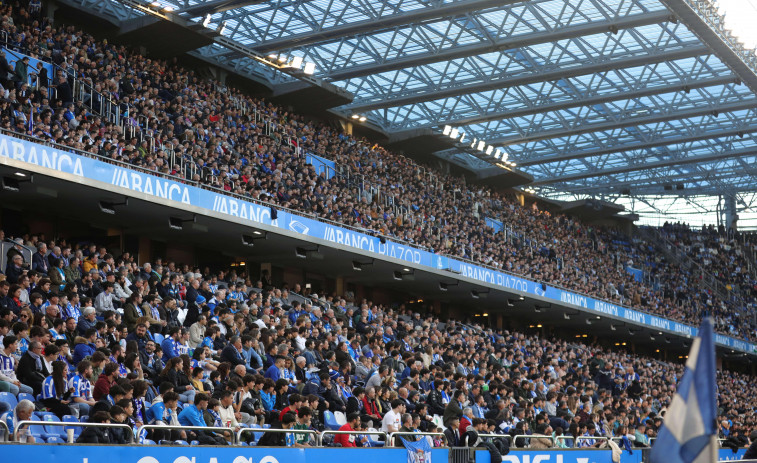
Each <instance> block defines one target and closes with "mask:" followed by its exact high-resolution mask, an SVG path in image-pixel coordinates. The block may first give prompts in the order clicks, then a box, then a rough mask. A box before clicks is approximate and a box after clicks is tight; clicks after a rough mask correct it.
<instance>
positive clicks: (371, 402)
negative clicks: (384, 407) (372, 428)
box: [363, 387, 382, 422]
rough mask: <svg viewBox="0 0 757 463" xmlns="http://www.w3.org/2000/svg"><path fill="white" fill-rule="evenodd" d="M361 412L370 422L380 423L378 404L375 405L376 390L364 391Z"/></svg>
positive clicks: (372, 388)
mask: <svg viewBox="0 0 757 463" xmlns="http://www.w3.org/2000/svg"><path fill="white" fill-rule="evenodd" d="M363 411H364V412H365V415H366V416H367V417H368V418H370V419H371V420H373V421H378V422H380V421H381V418H382V417H381V413H379V411H378V404H377V403H376V388H374V387H369V388H368V389H366V390H365V396H363Z"/></svg>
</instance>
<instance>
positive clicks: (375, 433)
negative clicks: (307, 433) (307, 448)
mask: <svg viewBox="0 0 757 463" xmlns="http://www.w3.org/2000/svg"><path fill="white" fill-rule="evenodd" d="M336 434H354V435H357V436H384V441H386V438H387V434H386V432H384V431H333V430H331V429H327V430H325V431H321V432H320V434H318V445H319V446H322V445H323V437H324V436H328V435H336Z"/></svg>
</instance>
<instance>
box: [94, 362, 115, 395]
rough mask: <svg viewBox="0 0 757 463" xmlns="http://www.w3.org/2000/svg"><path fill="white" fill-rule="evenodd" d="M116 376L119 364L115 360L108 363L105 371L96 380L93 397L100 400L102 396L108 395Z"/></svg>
mask: <svg viewBox="0 0 757 463" xmlns="http://www.w3.org/2000/svg"><path fill="white" fill-rule="evenodd" d="M116 377H118V365H117V364H115V363H113V362H108V363H106V364H105V368H103V372H102V373H100V377H99V378H97V381H96V382H95V388H94V390H93V391H92V397H94V398H95V400H100V398H101V397H105V396H107V395H108V394H109V393H110V387H111V386H113V385H114V384H115V383H116Z"/></svg>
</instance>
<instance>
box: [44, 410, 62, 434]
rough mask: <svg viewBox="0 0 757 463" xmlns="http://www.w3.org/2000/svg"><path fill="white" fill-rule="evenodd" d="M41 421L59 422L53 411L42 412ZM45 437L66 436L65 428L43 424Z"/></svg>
mask: <svg viewBox="0 0 757 463" xmlns="http://www.w3.org/2000/svg"><path fill="white" fill-rule="evenodd" d="M41 418H42V421H49V422H53V423H60V419H59V418H58V417H57V416H55V415H54V414H53V413H49V412H47V413H42V416H41ZM47 437H62V438H65V437H66V430H65V429H64V427H63V426H47V425H45V438H47Z"/></svg>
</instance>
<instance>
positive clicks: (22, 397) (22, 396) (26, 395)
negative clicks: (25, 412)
mask: <svg viewBox="0 0 757 463" xmlns="http://www.w3.org/2000/svg"><path fill="white" fill-rule="evenodd" d="M22 400H29V401H31V402H32V403H34V396H33V395H32V394H29V393H27V392H19V393H18V401H19V402H21V401H22Z"/></svg>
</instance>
